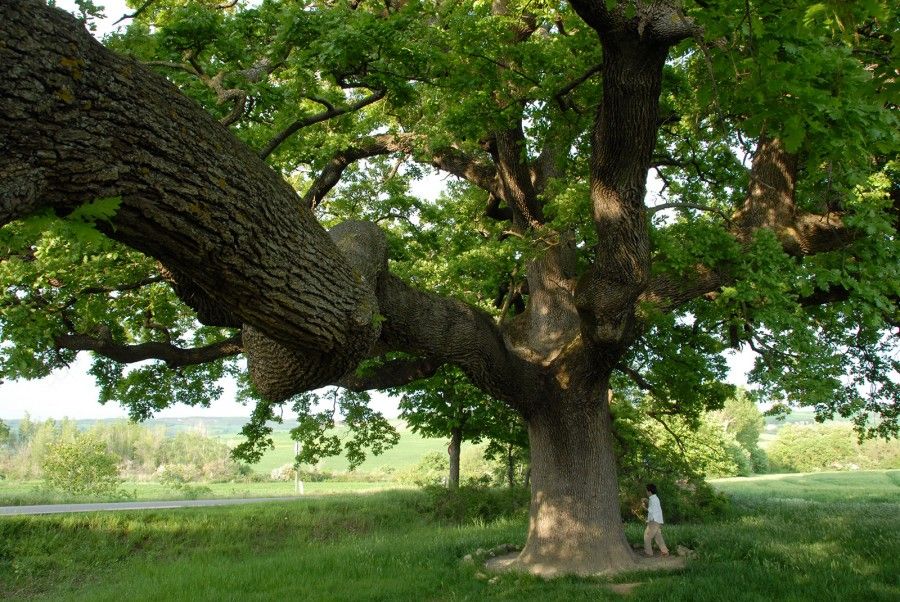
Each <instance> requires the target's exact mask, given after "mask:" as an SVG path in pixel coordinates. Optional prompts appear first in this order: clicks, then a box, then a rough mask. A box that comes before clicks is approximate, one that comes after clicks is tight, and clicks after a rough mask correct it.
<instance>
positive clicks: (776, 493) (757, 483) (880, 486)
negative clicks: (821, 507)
mask: <svg viewBox="0 0 900 602" xmlns="http://www.w3.org/2000/svg"><path fill="white" fill-rule="evenodd" d="M712 484H713V485H714V486H715V487H716V489H719V490H720V491H724V492H726V493H728V494H730V495H734V496H738V497H740V498H744V497H754V498H756V497H764V498H766V499H769V500H773V501H791V500H798V499H800V500H806V501H813V502H822V503H844V502H852V503H866V502H872V503H895V504H896V503H898V502H900V470H866V471H858V472H814V473H797V474H773V475H760V476H756V477H749V478H745V477H732V478H728V479H714V480H713V481H712Z"/></svg>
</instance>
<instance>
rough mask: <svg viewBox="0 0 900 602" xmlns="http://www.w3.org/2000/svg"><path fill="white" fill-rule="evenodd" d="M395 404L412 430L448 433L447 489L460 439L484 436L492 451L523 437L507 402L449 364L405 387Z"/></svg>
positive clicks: (453, 480) (453, 483) (454, 477)
mask: <svg viewBox="0 0 900 602" xmlns="http://www.w3.org/2000/svg"><path fill="white" fill-rule="evenodd" d="M399 407H400V417H401V418H403V419H404V420H406V422H407V424H409V426H410V428H412V430H413V431H414V432H416V433H419V434H420V435H423V436H425V437H447V436H449V437H450V444H449V446H448V447H447V453H448V456H449V460H450V461H449V476H448V480H447V484H448V486H449V487H450V488H451V489H456V488H458V487H459V473H460V455H461V451H462V442H463V441H469V442H471V443H474V444H477V443H480V442H481V441H483V440H485V439H488V440H490V441H491V443H492V446H489V450H495V448H496V451H499V450H500V449H501V448H503V449H505V448H504V447H503V446H505V445H507V444H509V445H512V446H515V445H516V443H517V442H519V441H521V440H524V441H527V434H526V433H525V429H524V425H523V424H522V421H521V419H519V418H518V416H517V415H516V414H515V413H514V412H513V411H512V410H511V409H510V408H509V407H508V406H506V405H504V404H502V403H499V402H497V401H495V400H493V399H491V397H490V396H488V395H486V394H485V393H484V392H482V391H481V390H479V389H478V388H477V387H475V386H473V385H472V384H471V383H470V382H469V380H468V379H467V378H466V377H465V375H464V374H463V373H462V372H461V371H460V370H459V369H458V368H455V367H452V366H447V367H444V368H442V369H441V370H439V371H438V373H437V374H436V375H435V376H433V377H431V378H429V379H428V380H425V381H420V382H419V383H418V384H417V385H416V386H415V387H410V388H408V389H406V391H405V392H404V395H403V397H402V398H401V400H400V404H399ZM515 425H518V426H517V427H516V426H515ZM517 429H518V430H517ZM496 451H495V454H494V455H496ZM509 457H510V458H512V456H511V455H510V456H509Z"/></svg>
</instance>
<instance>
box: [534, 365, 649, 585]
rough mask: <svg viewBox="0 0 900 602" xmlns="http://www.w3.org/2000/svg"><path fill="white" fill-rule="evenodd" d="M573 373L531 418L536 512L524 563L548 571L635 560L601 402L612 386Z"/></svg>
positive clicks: (587, 570) (594, 569)
mask: <svg viewBox="0 0 900 602" xmlns="http://www.w3.org/2000/svg"><path fill="white" fill-rule="evenodd" d="M575 380H576V381H578V382H574V383H570V388H569V389H567V390H566V391H565V392H564V393H562V394H561V395H560V397H559V398H557V399H556V400H554V403H552V404H550V403H548V404H547V406H546V407H545V408H542V409H541V410H538V411H536V412H535V413H534V414H532V415H531V417H530V419H529V421H528V437H529V441H530V444H531V518H530V521H529V527H528V542H527V544H526V545H525V548H524V549H523V550H522V553H521V555H520V557H519V562H520V563H522V564H523V566H524V567H525V568H526V569H527V570H529V571H531V572H535V573H538V574H541V575H544V576H553V575H554V574H565V573H576V574H581V575H589V574H596V573H598V572H599V573H603V572H616V571H620V570H625V569H628V568H632V567H633V566H634V562H635V558H634V554H633V553H632V551H631V548H630V546H629V545H628V541H627V540H626V538H625V531H624V528H623V526H622V518H621V515H620V512H619V498H618V495H619V494H618V480H617V476H616V459H615V456H614V454H613V447H612V430H611V424H610V417H609V408H608V406H607V404H606V403H597V402H596V400H597V399H605V398H606V395H605V393H606V392H605V391H604V390H602V389H604V387H603V386H602V384H601V385H600V386H597V387H594V388H592V389H591V390H583V389H582V388H581V386H580V385H582V384H583V380H582V379H575ZM571 385H576V386H571ZM560 401H561V403H560ZM560 406H561V407H560Z"/></svg>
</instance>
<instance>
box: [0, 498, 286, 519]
mask: <svg viewBox="0 0 900 602" xmlns="http://www.w3.org/2000/svg"><path fill="white" fill-rule="evenodd" d="M295 499H297V498H292V497H250V498H240V499H218V500H176V501H158V502H112V503H108V504H46V505H41V506H0V516H13V515H19V514H64V513H67V512H105V511H110V510H160V509H167V508H196V507H202V506H233V505H235V504H257V503H261V502H289V501H291V500H295Z"/></svg>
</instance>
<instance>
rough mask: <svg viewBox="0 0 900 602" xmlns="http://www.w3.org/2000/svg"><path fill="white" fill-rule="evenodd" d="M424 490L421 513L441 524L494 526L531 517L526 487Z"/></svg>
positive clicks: (469, 487)
mask: <svg viewBox="0 0 900 602" xmlns="http://www.w3.org/2000/svg"><path fill="white" fill-rule="evenodd" d="M422 490H423V491H424V493H425V497H424V498H423V500H424V501H423V502H422V503H421V505H420V506H419V508H418V509H419V511H420V512H421V513H422V514H424V515H426V516H429V517H431V518H432V519H434V520H436V521H440V522H447V523H453V524H463V523H471V522H491V521H495V520H498V519H501V518H524V517H526V516H527V515H528V504H529V499H530V495H529V491H528V489H526V488H524V487H513V488H510V487H489V486H485V485H461V486H460V487H459V488H457V489H447V488H446V487H442V486H440V485H427V486H425V487H423V488H422Z"/></svg>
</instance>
